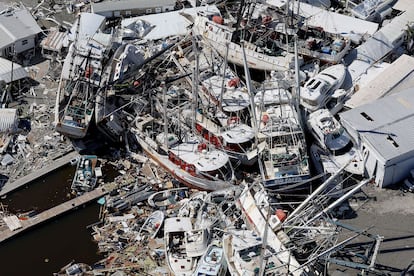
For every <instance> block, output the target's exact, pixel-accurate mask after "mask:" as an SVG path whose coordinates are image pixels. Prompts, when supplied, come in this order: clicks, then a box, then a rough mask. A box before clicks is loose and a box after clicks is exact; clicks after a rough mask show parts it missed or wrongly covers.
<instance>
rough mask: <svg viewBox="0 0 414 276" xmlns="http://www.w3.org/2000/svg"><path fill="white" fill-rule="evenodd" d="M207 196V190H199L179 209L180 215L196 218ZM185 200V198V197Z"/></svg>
mask: <svg viewBox="0 0 414 276" xmlns="http://www.w3.org/2000/svg"><path fill="white" fill-rule="evenodd" d="M206 196H207V192H206V191H198V192H195V193H193V194H192V195H191V196H190V198H188V201H187V202H185V203H184V204H183V205H182V206H181V207H180V209H179V210H178V215H177V216H178V217H189V218H192V219H195V218H196V217H197V215H198V212H199V211H200V209H201V207H202V206H203V204H204V200H205V198H206ZM184 200H185V199H184Z"/></svg>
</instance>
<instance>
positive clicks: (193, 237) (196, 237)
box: [184, 228, 210, 257]
mask: <svg viewBox="0 0 414 276" xmlns="http://www.w3.org/2000/svg"><path fill="white" fill-rule="evenodd" d="M184 242H185V250H186V253H187V256H189V257H200V256H201V255H203V254H204V252H205V251H206V250H207V246H208V244H209V242H210V229H209V228H200V229H192V230H190V231H187V232H185V238H184Z"/></svg>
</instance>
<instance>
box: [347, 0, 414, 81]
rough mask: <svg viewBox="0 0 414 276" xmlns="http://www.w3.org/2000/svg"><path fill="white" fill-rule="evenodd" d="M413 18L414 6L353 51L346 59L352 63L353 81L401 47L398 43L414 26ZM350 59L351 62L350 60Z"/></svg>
mask: <svg viewBox="0 0 414 276" xmlns="http://www.w3.org/2000/svg"><path fill="white" fill-rule="evenodd" d="M413 18H414V6H411V8H410V9H409V10H407V11H406V12H404V13H403V14H401V15H400V16H397V17H394V19H393V20H392V21H391V22H390V23H388V24H386V25H385V26H384V27H382V28H381V29H380V30H379V31H378V32H376V33H375V34H374V35H373V36H372V37H371V38H369V39H368V40H367V41H366V42H365V43H364V44H362V45H360V46H358V47H357V48H355V49H354V50H353V51H351V53H350V54H349V55H348V56H347V57H346V59H347V62H348V63H351V62H352V63H351V64H350V65H349V67H348V71H349V73H350V75H351V77H352V80H353V81H356V80H358V78H359V76H361V74H363V73H365V72H366V71H367V69H368V68H369V67H370V66H371V65H372V64H373V63H375V62H377V61H379V60H380V59H382V58H383V57H385V56H386V55H387V54H388V53H389V52H390V51H391V50H393V49H394V48H395V47H397V46H399V45H398V43H399V42H400V39H401V37H402V36H403V34H404V32H405V30H406V29H407V28H408V26H409V25H410V26H411V27H413V26H414V21H413ZM350 57H351V58H352V59H351V60H349V59H350Z"/></svg>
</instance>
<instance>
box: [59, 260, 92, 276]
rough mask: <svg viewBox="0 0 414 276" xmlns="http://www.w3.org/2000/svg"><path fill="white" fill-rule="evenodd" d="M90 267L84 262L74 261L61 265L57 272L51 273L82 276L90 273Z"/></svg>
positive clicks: (60, 275) (63, 275) (61, 275)
mask: <svg viewBox="0 0 414 276" xmlns="http://www.w3.org/2000/svg"><path fill="white" fill-rule="evenodd" d="M91 271H92V267H91V266H89V265H88V264H85V263H75V262H74V261H72V262H70V263H69V264H67V265H65V266H64V267H62V268H61V269H60V270H59V272H57V273H53V275H54V276H82V275H86V274H88V273H90V272H91Z"/></svg>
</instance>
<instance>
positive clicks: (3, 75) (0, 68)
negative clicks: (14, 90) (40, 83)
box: [0, 57, 28, 83]
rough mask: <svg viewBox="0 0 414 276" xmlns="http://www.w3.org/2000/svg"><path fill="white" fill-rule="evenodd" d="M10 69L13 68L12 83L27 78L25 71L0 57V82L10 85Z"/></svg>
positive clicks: (16, 64)
mask: <svg viewBox="0 0 414 276" xmlns="http://www.w3.org/2000/svg"><path fill="white" fill-rule="evenodd" d="M12 67H13V81H16V80H20V79H23V78H26V77H27V76H28V74H27V71H26V69H24V68H23V67H22V66H21V65H19V64H18V63H15V62H14V63H12V62H11V61H10V60H8V59H5V58H2V57H0V81H1V80H2V81H5V82H6V83H10V82H11V81H12V73H11V72H12Z"/></svg>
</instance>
